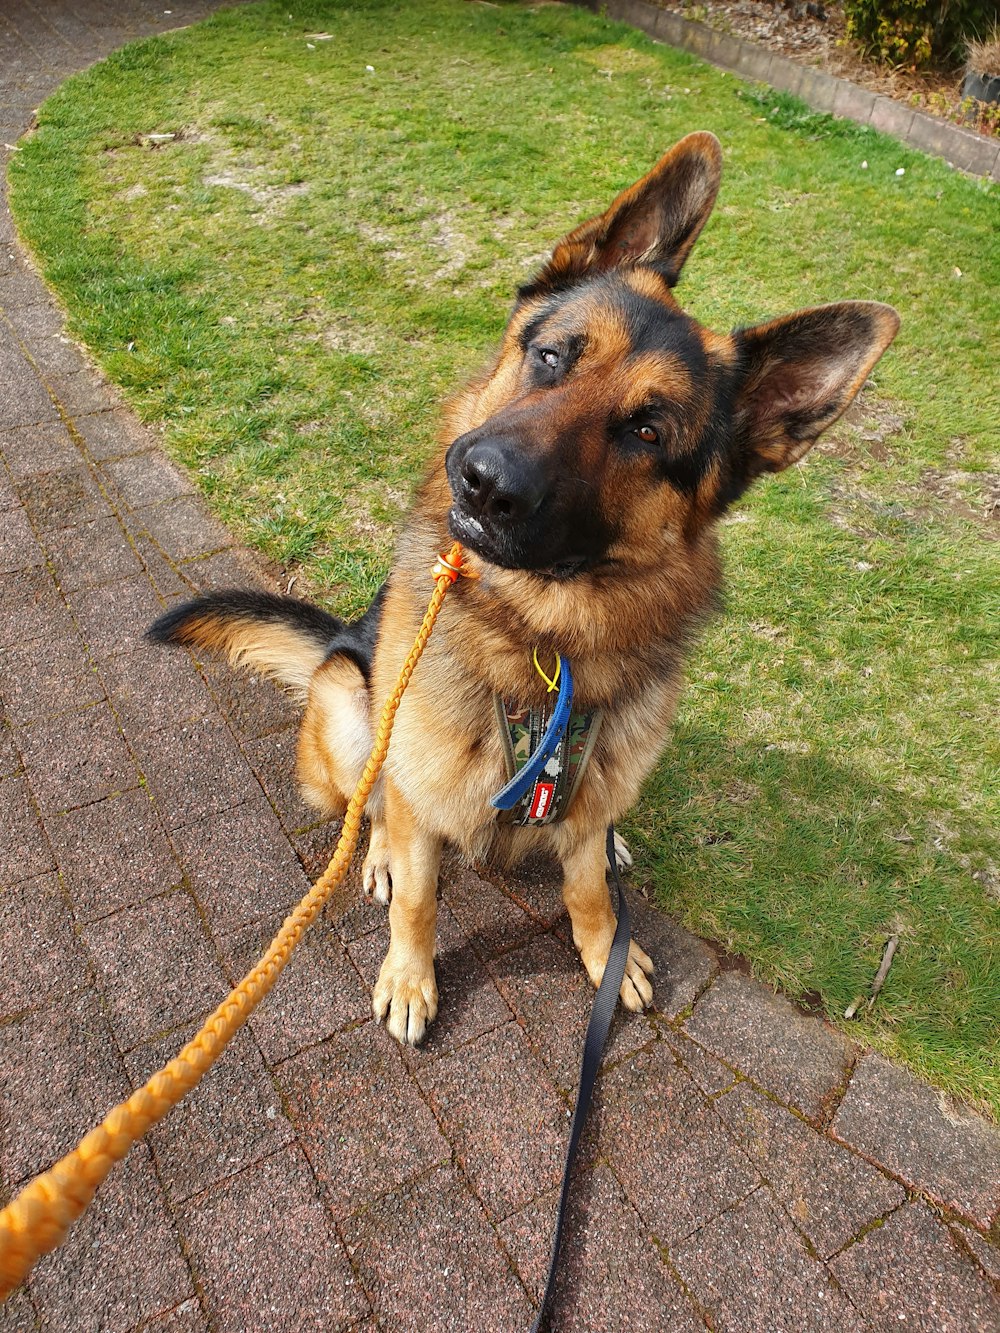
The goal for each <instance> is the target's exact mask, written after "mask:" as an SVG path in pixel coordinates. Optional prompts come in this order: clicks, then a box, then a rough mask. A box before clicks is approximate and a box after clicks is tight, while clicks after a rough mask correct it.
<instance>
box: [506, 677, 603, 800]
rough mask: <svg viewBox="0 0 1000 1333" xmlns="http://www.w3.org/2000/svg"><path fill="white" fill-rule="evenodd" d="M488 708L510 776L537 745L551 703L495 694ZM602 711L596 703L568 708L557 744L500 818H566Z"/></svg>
mask: <svg viewBox="0 0 1000 1333" xmlns="http://www.w3.org/2000/svg"><path fill="white" fill-rule="evenodd" d="M493 708H494V711H495V713H496V719H497V727H498V728H499V731H500V739H501V741H502V743H503V751H504V762H505V764H506V767H507V777H508V779H512V778H514V776H515V775H516V774H517V773H518V772H519V771H520V770H521V769H523V768H524V767H525V766H526V765H527V764H528V763H529V761H530V760H531V758H532V756H533V755H534V754H535V752H536V751H537V749H538V747H539V744H540V743H541V741H542V738H543V737H544V735H545V733H546V730H547V728H548V726H549V723H550V722H551V720H552V716H553V713H554V711H555V705H554V704H550V705H548V706H547V707H546V706H544V705H543V706H542V707H541V708H524V707H522V706H521V705H519V704H516V703H513V702H512V701H511V700H509V699H503V698H501V696H500V695H499V694H496V695H494V696H493ZM602 716H603V715H602V713H601V711H600V710H599V709H594V710H593V711H592V712H589V713H577V712H571V713H570V715H569V720H568V722H567V723H566V725H565V726H564V727H563V728H562V734H561V736H560V738H559V741H558V744H557V745H556V746H555V748H554V749H553V751H552V754H551V755H550V757H549V758H548V760H547V761H546V762H545V764H544V766H543V767H542V769H541V771H540V772H539V773H538V774H537V776H536V777H535V780H534V782H533V783H532V784H531V785H530V786H529V787H528V789H527V790H526V791H525V792H524V794H523V795H522V796H521V797H520V799H519V800H517V801H516V802H515V803H514V804H513V805H512V806H511V807H510V808H509V809H505V810H501V812H500V815H499V820H500V822H501V823H503V824H518V825H525V824H554V823H555V822H556V820H559V819H564V818H565V816H566V812H567V811H568V810H569V807H570V804H571V802H572V800H573V797H574V796H575V795H576V792H577V790H578V789H579V786H580V782H581V780H582V779H583V774H584V771H585V770H586V767H587V763H588V762H589V760H590V756H591V753H592V752H593V749H594V743H595V742H596V740H597V733H598V732H599V731H600V729H601V719H602Z"/></svg>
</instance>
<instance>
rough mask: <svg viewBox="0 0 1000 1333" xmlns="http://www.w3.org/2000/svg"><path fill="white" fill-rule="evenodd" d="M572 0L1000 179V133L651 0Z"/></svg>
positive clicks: (812, 103)
mask: <svg viewBox="0 0 1000 1333" xmlns="http://www.w3.org/2000/svg"><path fill="white" fill-rule="evenodd" d="M572 3H573V4H576V5H579V6H580V7H581V8H583V9H590V10H592V11H593V12H594V13H597V14H602V15H603V16H604V17H606V18H609V19H614V20H616V21H617V22H619V23H628V24H630V25H631V26H632V27H633V28H638V29H640V31H642V32H644V33H646V35H647V36H649V37H653V38H655V39H656V40H657V41H660V42H665V43H666V44H667V45H668V46H674V47H677V48H679V49H680V50H682V51H688V52H689V53H690V54H691V55H696V56H698V57H699V58H700V59H702V60H706V61H708V63H709V64H712V65H717V66H719V68H720V69H724V70H726V72H727V73H730V74H736V75H739V76H740V77H741V78H744V79H748V80H751V81H755V82H759V83H768V84H770V85H771V87H772V88H775V89H777V90H778V91H779V92H785V93H792V94H794V96H796V97H801V99H802V100H803V102H805V103H806V104H807V105H808V106H810V107H812V109H813V110H814V111H825V112H826V113H827V114H828V115H831V116H836V117H838V118H840V119H844V120H853V121H856V122H857V123H858V124H859V125H871V127H872V128H873V129H876V130H879V131H881V133H883V134H890V135H892V136H893V137H894V138H896V139H899V140H900V141H901V142H902V143H904V144H906V145H907V146H908V147H910V148H916V149H919V151H920V152H922V153H928V154H930V155H931V156H932V157H940V158H943V159H944V161H945V162H947V163H948V165H949V166H951V167H955V168H957V169H958V170H959V171H965V172H968V173H969V174H971V175H974V176H985V177H988V178H989V179H990V180H992V181H1000V139H985V138H983V137H982V136H981V135H978V134H973V133H972V132H971V131H969V130H964V129H962V128H961V126H959V125H950V124H949V123H948V122H947V121H943V120H938V119H936V118H935V117H934V116H928V115H926V114H925V113H924V112H923V111H917V110H914V109H911V108H909V107H905V106H903V105H902V104H901V103H900V102H895V101H893V99H892V98H891V97H883V96H882V95H881V94H879V93H872V92H869V91H868V90H867V89H866V88H859V87H858V86H857V84H854V83H851V82H850V81H849V80H848V79H839V78H836V77H834V75H832V74H824V73H822V72H821V71H820V70H818V69H812V68H811V67H810V66H808V65H800V64H799V63H798V62H797V61H794V60H789V59H788V58H787V56H780V55H776V54H775V53H773V52H771V51H768V50H767V49H766V48H765V47H763V46H757V45H756V44H755V43H753V42H746V41H744V40H743V39H742V38H740V37H733V36H732V35H730V34H729V33H724V32H717V31H716V30H715V29H714V28H709V27H707V26H706V25H705V24H704V23H694V22H692V21H691V20H690V19H685V18H682V17H681V16H680V15H679V14H674V13H672V12H671V11H670V10H666V9H660V8H659V7H658V6H657V5H653V4H648V3H647V2H646V0H572Z"/></svg>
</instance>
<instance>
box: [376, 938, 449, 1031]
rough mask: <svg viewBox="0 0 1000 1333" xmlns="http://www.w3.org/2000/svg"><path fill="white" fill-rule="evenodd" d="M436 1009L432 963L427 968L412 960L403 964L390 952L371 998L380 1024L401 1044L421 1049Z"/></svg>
mask: <svg viewBox="0 0 1000 1333" xmlns="http://www.w3.org/2000/svg"><path fill="white" fill-rule="evenodd" d="M437 1007H438V993H437V982H436V981H435V980H434V964H433V962H430V961H428V963H427V965H426V967H422V966H421V965H420V964H419V963H415V962H413V961H412V960H411V961H409V962H408V963H400V962H397V961H396V960H395V959H394V958H393V956H392V950H391V949H390V951H389V953H388V955H387V956H386V960H385V962H384V963H383V964H382V970H381V972H380V973H379V976H378V981H377V982H376V983H375V992H374V995H373V996H372V1008H373V1009H374V1011H375V1017H376V1018H377V1019H378V1021H379V1022H380V1023H381V1022H383V1021H384V1022H385V1025H386V1027H387V1028H388V1029H389V1031H390V1032H391V1033H392V1035H393V1036H394V1037H395V1038H396V1040H397V1041H398V1042H402V1043H404V1044H405V1043H409V1045H410V1046H419V1045H420V1043H421V1042H422V1041H423V1039H424V1033H425V1032H426V1031H427V1024H428V1023H431V1022H433V1020H434V1018H435V1016H436V1014H437Z"/></svg>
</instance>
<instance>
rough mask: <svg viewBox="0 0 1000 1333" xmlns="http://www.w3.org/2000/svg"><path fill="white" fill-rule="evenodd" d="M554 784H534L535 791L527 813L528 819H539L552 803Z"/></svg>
mask: <svg viewBox="0 0 1000 1333" xmlns="http://www.w3.org/2000/svg"><path fill="white" fill-rule="evenodd" d="M555 789H556V784H555V783H554V782H536V783H535V791H534V795H533V797H532V801H531V809H530V810H529V811H528V818H529V819H541V818H542V817H543V816H544V814H545V812H546V810H548V808H549V806H550V804H551V803H552V797H553V794H554V793H555Z"/></svg>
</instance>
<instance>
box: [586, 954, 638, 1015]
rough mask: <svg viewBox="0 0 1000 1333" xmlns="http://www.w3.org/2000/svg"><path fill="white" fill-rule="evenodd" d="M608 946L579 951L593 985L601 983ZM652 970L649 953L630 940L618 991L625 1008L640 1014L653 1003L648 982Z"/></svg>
mask: <svg viewBox="0 0 1000 1333" xmlns="http://www.w3.org/2000/svg"><path fill="white" fill-rule="evenodd" d="M609 947H610V945H609V944H608V945H605V946H604V947H603V949H599V950H597V951H596V952H590V951H589V950H587V951H585V950H581V951H580V957H581V958H582V959H583V965H584V967H585V968H586V969H587V975H588V976H589V977H590V979H591V981H592V982H593V983H594V986H595V987H596V986H599V985H600V984H601V978H602V977H603V976H604V968H605V965H606V963H607V958H608V949H609ZM653 971H654V968H653V960H652V959H651V958H650V956H649V954H648V953H646V951H645V950H644V949H640V948H639V946H638V944H636V942H635V940H630V941H629V946H628V961H627V962H626V964H625V976H624V977H623V979H622V985H621V990H620V991H619V995H620V996H621V1001H622V1004H623V1005H624V1006H625V1008H626V1009H631V1010H632V1012H633V1013H636V1014H641V1013H642V1011H643V1010H644V1009H648V1008H649V1006H650V1005H651V1004H652V1003H653V987H652V986H651V985H650V983H649V978H650V977H651V976H652V975H653Z"/></svg>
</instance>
